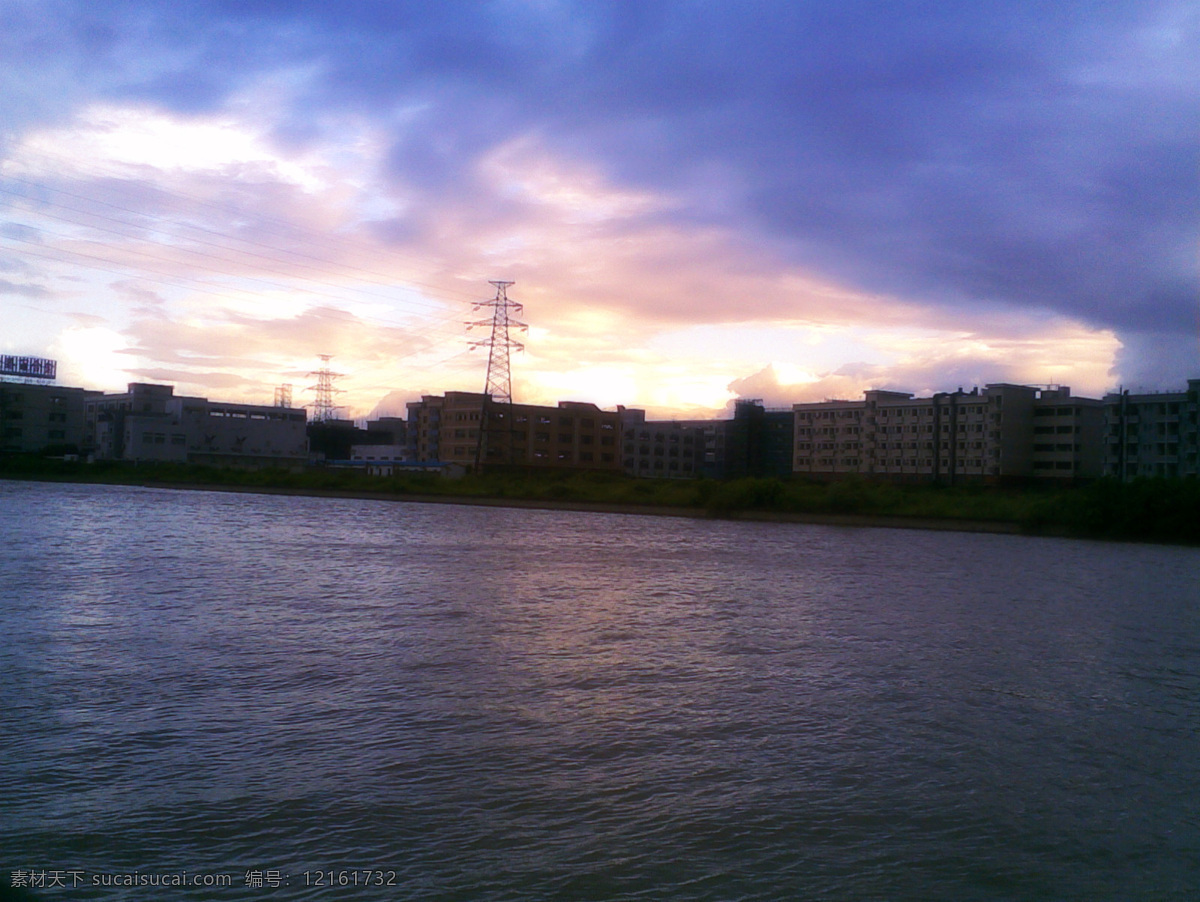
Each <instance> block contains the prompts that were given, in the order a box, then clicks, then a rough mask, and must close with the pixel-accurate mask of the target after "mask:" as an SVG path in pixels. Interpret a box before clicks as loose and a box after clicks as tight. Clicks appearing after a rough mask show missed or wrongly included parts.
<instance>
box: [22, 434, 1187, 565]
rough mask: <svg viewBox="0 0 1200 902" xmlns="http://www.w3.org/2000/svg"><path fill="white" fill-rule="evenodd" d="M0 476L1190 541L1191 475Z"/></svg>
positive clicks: (54, 463)
mask: <svg viewBox="0 0 1200 902" xmlns="http://www.w3.org/2000/svg"><path fill="white" fill-rule="evenodd" d="M0 477H7V478H18V479H20V478H25V479H46V480H61V481H69V482H93V483H109V484H126V485H154V484H161V485H191V486H229V487H238V488H251V489H252V488H272V489H291V490H295V491H312V490H317V491H347V492H372V493H380V494H384V495H418V496H419V495H425V496H457V497H467V498H471V497H473V498H512V499H525V500H535V501H541V500H547V501H575V502H582V503H593V504H595V503H599V504H621V505H638V506H655V507H679V508H689V509H699V510H704V511H706V512H708V513H709V514H711V515H713V516H736V515H737V514H738V513H739V512H743V511H756V512H771V513H795V514H854V515H860V516H886V517H904V518H922V519H943V520H990V521H997V522H1002V523H1015V524H1018V525H1019V526H1020V527H1021V528H1022V529H1023V530H1024V531H1025V532H1028V533H1032V534H1039V533H1043V534H1045V533H1053V534H1067V535H1074V536H1083V537H1094V538H1106V539H1132V540H1143V541H1156V542H1173V543H1186V544H1196V545H1200V480H1165V479H1145V480H1136V481H1134V482H1130V483H1119V482H1115V481H1110V480H1100V481H1097V482H1093V483H1091V484H1088V485H1084V486H1068V487H1041V486H1029V487H1000V486H984V485H960V486H933V485H895V484H890V483H876V482H869V481H867V480H863V479H847V480H843V481H839V482H832V483H822V482H814V481H809V480H805V479H802V478H790V479H778V478H765V479H754V478H747V479H735V480H730V481H724V482H718V481H715V480H711V479H693V480H666V479H635V478H633V477H629V476H625V475H624V474H619V473H597V472H590V473H587V472H584V473H569V472H529V471H512V472H497V473H485V474H481V475H478V476H476V475H469V476H465V477H463V478H462V479H455V480H452V479H443V478H442V477H440V476H437V475H434V474H428V473H404V474H400V475H396V476H388V477H383V476H368V475H366V474H365V473H363V472H360V471H357V470H350V469H324V468H320V469H318V468H314V469H308V470H304V471H302V472H290V471H286V470H269V469H267V470H238V469H222V468H216V467H202V466H196V465H191V464H138V465H133V464H130V463H126V462H115V461H107V462H99V463H94V464H86V463H80V462H73V461H62V460H51V459H45V458H39V457H37V456H33V455H9V456H6V457H0Z"/></svg>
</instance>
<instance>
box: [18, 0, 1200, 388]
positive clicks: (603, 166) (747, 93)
mask: <svg viewBox="0 0 1200 902" xmlns="http://www.w3.org/2000/svg"><path fill="white" fill-rule="evenodd" d="M0 16H3V23H2V24H3V25H4V26H5V27H4V28H3V29H0V53H3V55H4V58H5V60H6V66H5V71H4V72H3V73H0V116H2V117H3V118H4V120H5V121H6V123H9V124H10V126H11V127H10V128H8V129H7V130H6V136H5V137H4V138H3V139H0V140H2V143H0V153H2V154H3V158H2V160H0V191H3V192H4V193H5V197H6V200H8V201H10V204H9V207H8V209H7V211H6V218H7V219H8V220H9V221H8V222H7V223H4V224H0V231H2V233H3V234H4V235H5V236H6V237H10V238H12V239H13V241H14V242H16V247H17V248H18V249H19V250H20V251H22V252H23V253H25V255H26V257H27V260H28V261H36V266H37V268H36V272H34V270H33V268H32V263H30V262H26V261H23V260H22V258H21V257H20V256H18V255H15V254H11V253H6V254H5V256H4V260H3V262H0V266H3V267H4V268H5V270H6V271H8V272H20V273H21V276H22V278H23V280H24V281H23V282H22V281H13V282H10V283H6V284H8V285H21V284H24V285H28V286H32V285H35V284H36V285H41V286H45V287H46V290H47V291H55V290H59V289H60V288H61V287H62V286H63V285H65V284H66V283H67V282H68V280H69V279H76V280H78V284H77V285H76V286H75V288H76V290H77V291H78V292H79V293H80V294H85V295H86V296H87V297H89V299H92V300H93V303H95V304H97V305H106V306H105V307H104V309H103V311H102V312H103V315H104V316H105V317H106V318H109V319H110V320H112V321H113V322H117V321H121V322H122V323H123V324H122V326H121V328H122V329H124V333H123V334H125V335H126V336H127V337H128V347H127V348H126V351H128V352H129V353H126V354H125V355H124V356H125V357H126V358H128V359H129V360H130V363H131V365H134V366H137V367H139V368H141V369H147V370H163V371H166V370H167V369H170V370H171V371H172V372H176V371H178V372H192V373H193V375H197V376H199V375H200V374H202V373H221V372H226V371H228V370H232V369H233V368H236V367H247V368H249V369H247V372H254V373H258V374H260V375H259V376H258V377H256V378H258V379H259V380H260V381H264V382H265V381H269V380H268V379H267V373H268V372H270V371H272V368H275V369H278V370H281V371H283V372H290V371H301V370H303V367H304V366H311V362H309V363H307V364H302V363H300V361H301V360H308V361H311V359H312V355H313V354H314V353H335V355H336V356H337V358H338V359H339V360H341V361H344V362H345V363H347V364H348V363H351V362H353V363H354V364H355V365H357V366H360V367H362V368H363V369H366V368H368V367H369V368H371V369H372V370H373V371H374V372H375V373H376V375H375V376H374V377H373V378H374V379H375V380H376V382H377V383H378V382H379V381H381V380H384V379H392V378H397V379H400V378H402V379H405V380H407V384H408V385H412V386H414V387H415V386H416V385H418V384H419V385H420V386H421V387H422V388H429V389H436V390H440V389H443V388H445V387H448V386H449V385H450V384H456V383H458V382H462V383H466V382H468V381H472V380H473V381H475V382H479V381H481V380H478V379H475V376H474V374H473V373H469V372H468V371H467V370H450V371H447V372H439V373H434V372H433V371H432V370H431V369H430V368H429V367H426V368H424V369H423V370H422V369H419V368H405V367H404V366H401V365H392V364H391V363H389V362H388V361H394V359H395V358H396V357H397V356H404V357H406V358H409V359H412V358H414V357H419V356H420V355H421V354H426V355H428V356H427V357H426V358H425V359H426V360H428V361H433V362H436V361H437V360H446V359H450V358H451V357H452V355H453V354H455V353H458V349H459V348H461V345H459V344H456V342H457V341H458V339H459V336H460V332H459V331H458V330H459V329H460V323H461V320H462V319H463V318H465V317H463V316H460V315H458V313H457V312H456V304H460V303H461V301H462V299H463V298H464V294H463V292H475V291H478V290H479V289H481V288H484V283H485V282H486V280H487V279H489V278H515V279H516V280H517V283H518V284H517V292H518V295H519V296H520V297H521V298H522V299H523V300H525V301H526V302H527V303H528V309H527V312H528V314H529V319H530V321H531V323H533V324H535V325H536V326H537V328H538V330H539V331H537V332H536V333H535V337H536V338H537V341H536V342H534V341H531V343H530V351H529V355H528V356H527V358H526V359H525V362H526V364H527V366H529V367H530V369H529V370H527V371H526V372H525V373H524V374H522V375H521V376H520V378H521V379H523V380H525V382H524V383H523V385H524V387H525V389H526V390H528V391H530V392H531V393H533V394H539V396H540V395H541V394H542V393H548V392H551V391H573V392H582V391H587V390H589V386H591V385H600V386H602V387H604V388H607V387H608V386H612V385H625V386H632V387H633V388H634V389H635V393H636V394H637V395H638V398H639V402H641V403H653V402H656V401H657V400H659V399H662V398H671V399H672V403H678V404H679V405H681V406H686V405H689V404H695V403H698V402H697V399H703V403H713V404H718V405H719V404H721V403H723V402H724V399H725V398H726V397H727V394H728V393H727V391H726V388H725V387H726V386H728V385H730V384H731V380H735V379H737V378H739V376H738V374H739V373H740V374H743V375H742V376H741V377H740V378H742V379H746V378H748V377H747V376H745V375H744V374H746V373H751V374H754V373H761V372H763V362H764V360H765V359H776V360H777V361H779V366H778V367H777V368H776V369H775V370H772V371H771V372H773V373H775V377H774V378H776V379H780V378H782V379H784V380H785V383H786V379H787V365H792V366H801V365H804V366H805V368H806V370H808V371H809V375H810V376H812V377H813V379H814V381H815V382H819V381H820V380H822V379H826V378H829V379H833V377H834V376H837V377H838V378H839V379H859V380H860V381H861V380H862V379H864V378H865V376H864V372H865V371H860V370H859V369H854V368H851V369H854V372H851V371H850V370H849V369H847V370H846V371H845V372H842V370H843V369H845V368H846V367H847V365H848V361H862V362H864V364H865V365H866V366H867V367H881V368H883V369H881V370H879V371H878V372H874V371H873V372H872V377H873V378H885V379H892V380H895V381H899V382H903V381H905V380H909V384H910V385H912V386H914V389H915V390H920V387H921V385H927V384H932V383H934V382H938V381H939V380H944V379H948V380H950V381H951V382H952V383H956V382H957V381H958V380H959V379H976V378H978V379H992V378H999V377H1002V378H1010V377H1011V378H1013V379H1016V378H1024V379H1035V380H1036V381H1049V380H1048V379H1047V378H1043V377H1047V376H1050V377H1055V378H1056V379H1058V380H1059V381H1070V382H1073V383H1076V384H1084V385H1089V386H1093V385H1097V384H1099V383H1100V382H1101V381H1102V380H1104V379H1111V380H1118V379H1121V378H1125V377H1126V376H1127V375H1128V376H1129V377H1133V376H1135V375H1137V378H1142V377H1143V376H1145V377H1146V378H1150V377H1152V376H1153V377H1156V374H1158V375H1161V376H1162V377H1164V378H1165V377H1167V376H1168V375H1169V376H1171V378H1179V375H1180V374H1182V373H1184V372H1185V371H1186V370H1188V369H1189V368H1194V365H1195V360H1196V355H1195V345H1194V342H1193V341H1192V339H1193V338H1194V336H1195V334H1196V311H1197V298H1198V297H1200V272H1198V267H1197V257H1196V247H1197V243H1198V242H1200V215H1198V214H1197V212H1196V211H1197V210H1198V209H1200V182H1198V181H1197V179H1196V178H1195V173H1196V172H1197V166H1198V164H1200V151H1198V148H1197V144H1196V142H1195V125H1196V123H1197V122H1198V121H1200V96H1198V95H1197V94H1196V92H1195V90H1194V86H1195V84H1196V83H1197V80H1198V79H1200V40H1198V37H1200V21H1198V20H1197V17H1196V16H1195V13H1194V10H1193V9H1192V8H1191V5H1190V4H1186V3H1183V2H1181V0H1151V2H1145V0H1141V2H1137V3H1134V2H1132V0H1123V2H1115V3H1108V4H1104V5H1102V6H1101V7H1096V5H1095V4H1085V3H1082V2H1081V0H1066V2H1062V3H1056V4H1051V5H1040V6H1039V5H1036V4H1032V5H1031V4H1025V5H1021V4H1006V5H999V6H997V5H986V6H979V5H969V4H967V5H964V4H950V3H932V4H930V3H924V4H919V5H914V4H909V3H900V4H893V5H888V6H880V5H879V4H873V3H872V4H868V3H866V2H865V0H850V2H847V3H842V4H836V5H835V4H816V5H813V4H793V3H787V4H785V3H767V2H754V3H751V4H749V5H748V6H746V5H737V6H734V5H724V4H699V5H697V4H683V3H674V2H663V3H655V4H649V5H640V6H639V5H631V4H611V5H610V4H595V3H590V2H589V3H582V2H557V3H542V4H522V3H498V4H491V5H486V6H481V5H474V6H456V5H446V4H406V3H395V4H380V3H376V2H366V0H364V2H353V0H352V2H347V3H343V4H338V5H336V6H330V5H328V4H316V3H308V2H298V3H290V4H277V3H270V2H246V3H239V4H228V3H221V2H216V0H213V2H197V3H189V4H184V5H180V4H147V3H144V2H132V0H130V2H103V3H95V2H93V3H86V4H85V3H80V2H70V0H47V2H42V3H33V2H16V3H12V4H9V5H8V6H6V7H5V11H4V12H3V13H2V14H0ZM64 153H66V154H67V158H66V160H64V157H63V154H64ZM17 266H25V267H29V269H17V268H15V267H17ZM98 273H103V275H98ZM14 278H15V277H14ZM101 283H102V284H101ZM417 283H424V284H423V285H421V286H418V285H417ZM253 294H258V295H259V297H258V298H257V300H247V298H249V297H250V296H251V295H253ZM27 296H28V295H27ZM239 305H240V306H239ZM206 306H207V307H211V308H214V310H216V311H217V312H214V313H212V314H211V315H210V314H206V313H205V312H204V308H205V307H206ZM98 309H99V307H98ZM339 310H340V311H342V312H343V313H346V314H347V315H348V317H349V318H348V319H347V318H339V317H340V314H339V313H336V312H335V311H339ZM239 317H240V318H239ZM755 325H757V326H760V327H762V328H769V329H773V330H775V331H777V332H779V333H781V334H784V335H789V336H791V335H794V336H812V335H815V334H817V333H818V332H820V330H826V334H827V335H831V336H832V335H837V336H842V339H840V341H841V343H840V344H839V342H838V341H837V340H834V339H833V338H828V339H827V340H824V343H823V344H822V345H821V347H820V348H819V350H821V351H822V353H823V354H825V353H828V354H832V353H833V352H834V351H835V350H836V351H839V352H840V353H841V354H842V356H841V357H840V358H839V359H838V360H822V361H820V362H818V363H813V364H812V365H811V366H809V365H807V364H806V363H804V361H803V360H797V361H788V360H786V359H781V358H780V357H778V356H775V355H772V356H771V357H766V358H764V357H762V356H761V354H764V353H766V350H765V349H763V348H761V347H759V346H758V345H757V344H755V342H756V341H757V336H759V335H761V334H762V333H761V332H760V331H756V330H755V328H754V326H755ZM31 328H32V327H31ZM700 328H704V329H709V330H713V331H722V332H724V334H726V335H727V336H728V340H727V342H726V346H725V347H723V348H720V349H718V352H716V353H712V354H709V355H708V356H707V357H706V356H705V355H704V354H701V353H700V352H699V351H697V350H692V351H691V352H686V349H684V350H682V351H680V352H679V356H677V357H675V358H672V359H666V360H663V359H655V358H654V354H653V351H654V349H655V348H661V347H662V346H663V345H664V344H667V343H669V339H670V337H671V336H681V335H683V334H685V333H687V331H688V330H689V329H691V330H695V329H700ZM851 333H854V337H853V340H851V339H849V338H846V336H849V335H851ZM915 333H923V334H924V336H925V337H921V336H917V337H914V335H915ZM1038 333H1043V334H1042V335H1041V337H1042V339H1043V340H1040V341H1039V340H1037V339H1038V338H1039V334H1038ZM928 336H936V337H935V338H929V337H928ZM743 340H744V341H746V342H748V344H746V345H744V346H741V347H735V345H736V344H737V343H738V342H739V341H743ZM807 340H808V339H807V338H805V339H800V338H797V340H796V343H797V344H803V341H807ZM935 345H941V346H942V347H941V348H940V349H939V348H937V347H935ZM674 346H675V347H676V348H677V349H678V348H679V347H680V345H679V343H678V342H676V343H675V345H674ZM1118 346H1120V353H1119V354H1117V349H1118ZM317 348H322V350H321V351H319V352H318V351H317ZM1064 348H1065V349H1067V350H1068V353H1066V354H1064V353H1063V352H1062V351H1063V349H1064ZM804 350H805V349H804V348H803V347H798V348H797V354H798V355H799V354H801V353H803V352H804ZM756 354H759V355H760V356H758V357H757V359H755V356H754V355H756ZM187 361H190V363H189V362H187ZM454 365H457V362H456V363H455V364H454ZM937 367H943V368H944V370H942V371H940V375H939V372H935V368H937ZM1071 367H1075V368H1076V369H1075V372H1077V373H1078V375H1070V373H1065V372H1064V371H1067V370H1070V368H1071ZM1110 368H1115V369H1114V370H1113V372H1112V373H1111V374H1110V373H1109V372H1108V370H1109V369H1110ZM1098 373H1099V375H1097V374H1098ZM822 374H824V375H822ZM1138 374H1141V375H1138ZM1064 376H1065V378H1063V377H1064ZM771 378H772V377H771V376H769V375H767V376H763V377H762V380H760V381H761V384H762V386H763V389H764V391H765V390H766V389H771V388H772V385H771V383H770V379H771ZM213 384H214V385H215V383H213ZM829 384H830V386H831V387H833V386H836V385H840V384H841V383H840V382H836V381H832V382H830V383H829ZM951 387H955V386H954V385H952V386H951ZM386 388H387V387H386V386H379V385H376V386H375V387H373V388H371V389H370V390H369V392H368V390H367V389H365V388H364V389H363V390H362V392H361V394H360V395H359V396H358V398H359V399H358V400H356V402H355V403H356V404H358V405H359V407H362V408H365V407H366V405H367V404H369V403H370V402H369V401H368V400H367V398H368V397H369V398H372V399H373V398H378V397H380V394H381V391H384V392H385V390H386ZM405 390H406V389H405ZM814 390H815V389H814ZM905 390H908V389H905ZM688 392H692V394H691V395H688V394H687V393H688ZM600 393H601V394H603V392H600ZM656 393H657V394H656Z"/></svg>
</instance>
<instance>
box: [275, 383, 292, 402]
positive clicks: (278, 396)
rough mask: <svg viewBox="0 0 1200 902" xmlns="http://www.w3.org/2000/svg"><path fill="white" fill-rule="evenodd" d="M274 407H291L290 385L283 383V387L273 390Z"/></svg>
mask: <svg viewBox="0 0 1200 902" xmlns="http://www.w3.org/2000/svg"><path fill="white" fill-rule="evenodd" d="M275 406H276V407H291V406H292V384H291V383H290V382H285V383H283V385H279V386H276V388H275Z"/></svg>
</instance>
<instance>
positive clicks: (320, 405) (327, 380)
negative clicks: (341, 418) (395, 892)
mask: <svg viewBox="0 0 1200 902" xmlns="http://www.w3.org/2000/svg"><path fill="white" fill-rule="evenodd" d="M318 356H319V357H320V358H321V368H320V369H319V370H317V371H316V372H313V373H309V374H308V375H310V376H316V377H317V384H316V385H310V386H309V387H308V388H306V389H305V391H312V392H316V393H317V400H316V402H315V403H314V404H313V422H314V423H328V422H329V421H330V420H336V419H337V411H338V410H339V409H340V408H339V407H338V406H337V405H336V404H334V403H333V396H334V395H335V394H337V393H339V392H340V391H341V389H340V388H334V387H333V380H334V379H337V378H340V377H341V376H342V373H335V372H333V371H332V370H330V369H329V361H330V360H332V359H333V358H332V357H331V356H330V355H329V354H320V355H318Z"/></svg>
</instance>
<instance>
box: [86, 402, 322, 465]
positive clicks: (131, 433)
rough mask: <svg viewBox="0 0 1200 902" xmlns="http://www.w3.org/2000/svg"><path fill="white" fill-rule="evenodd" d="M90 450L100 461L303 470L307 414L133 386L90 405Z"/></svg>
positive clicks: (87, 414)
mask: <svg viewBox="0 0 1200 902" xmlns="http://www.w3.org/2000/svg"><path fill="white" fill-rule="evenodd" d="M85 410H86V427H87V439H86V441H85V445H86V447H87V450H88V451H89V452H90V453H91V455H92V457H93V458H94V459H96V460H130V461H174V462H178V463H183V462H185V461H186V462H188V463H198V464H209V465H214V466H241V467H267V466H283V467H296V466H302V465H303V464H305V463H306V462H307V459H308V440H307V438H306V436H305V432H304V426H305V419H306V416H305V413H304V410H303V409H295V408H290V407H273V406H267V405H259V404H230V403H224V402H218V401H209V400H208V399H206V398H193V397H182V396H181V397H176V396H175V388H174V386H171V385H152V384H147V383H140V382H135V383H131V384H130V385H129V387H128V391H126V392H122V393H119V394H100V395H97V396H95V397H91V398H89V399H87V401H86V404H85Z"/></svg>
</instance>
